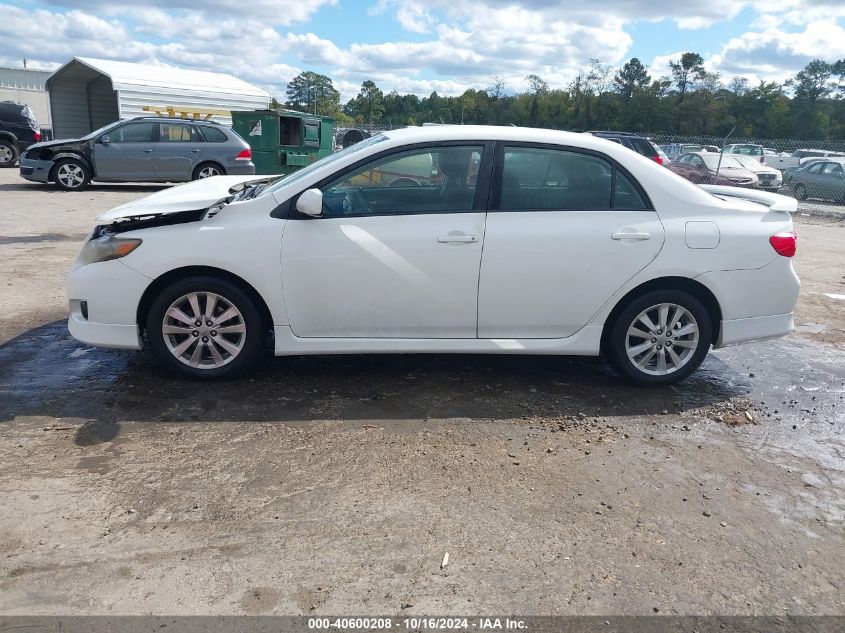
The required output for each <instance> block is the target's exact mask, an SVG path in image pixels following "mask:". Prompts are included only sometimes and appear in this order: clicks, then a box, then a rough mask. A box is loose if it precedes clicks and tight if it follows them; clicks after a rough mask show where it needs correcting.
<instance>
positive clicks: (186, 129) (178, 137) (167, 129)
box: [158, 123, 202, 143]
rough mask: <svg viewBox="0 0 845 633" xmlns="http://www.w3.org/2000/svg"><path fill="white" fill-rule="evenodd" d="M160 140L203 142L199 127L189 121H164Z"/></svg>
mask: <svg viewBox="0 0 845 633" xmlns="http://www.w3.org/2000/svg"><path fill="white" fill-rule="evenodd" d="M158 140H159V141H160V142H162V143H202V137H201V136H200V135H199V132H197V128H196V127H194V126H193V125H188V124H187V123H162V124H161V130H160V131H159V137H158Z"/></svg>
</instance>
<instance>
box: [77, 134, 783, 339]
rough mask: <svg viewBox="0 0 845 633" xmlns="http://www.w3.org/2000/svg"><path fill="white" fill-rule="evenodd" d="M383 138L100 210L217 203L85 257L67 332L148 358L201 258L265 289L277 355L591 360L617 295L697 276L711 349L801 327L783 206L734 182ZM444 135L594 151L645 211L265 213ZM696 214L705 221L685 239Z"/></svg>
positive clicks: (422, 138)
mask: <svg viewBox="0 0 845 633" xmlns="http://www.w3.org/2000/svg"><path fill="white" fill-rule="evenodd" d="M383 137H384V138H381V139H379V140H373V141H372V142H369V143H368V142H366V141H365V142H364V143H362V144H361V146H360V147H356V146H353V147H352V148H350V149H349V150H345V151H344V152H341V153H339V154H335V155H333V156H331V157H329V158H328V159H324V160H323V161H320V162H318V163H314V164H312V165H311V166H310V167H309V168H306V169H305V170H302V171H300V172H297V173H296V174H294V175H293V176H291V177H289V178H287V179H286V180H283V181H281V182H280V183H277V184H276V185H275V186H273V187H272V189H271V190H270V191H267V192H265V193H263V194H262V195H258V196H256V197H255V198H252V199H248V200H243V201H236V202H227V201H226V199H227V196H229V190H230V189H231V188H232V187H233V186H235V185H237V184H239V183H243V182H247V181H249V180H260V179H261V178H264V177H257V178H255V177H251V178H238V177H216V178H210V179H206V180H201V181H197V182H194V183H190V184H186V185H181V186H177V187H173V188H170V189H167V190H165V191H162V192H160V193H157V194H153V195H151V196H148V197H146V198H142V199H140V200H138V201H136V202H133V203H130V204H127V205H123V206H122V207H119V208H117V209H115V210H113V211H111V212H109V213H106V214H104V215H103V216H101V217H100V219H99V221H100V222H101V223H104V224H108V223H112V222H118V225H119V222H120V221H121V220H126V219H131V218H139V217H147V216H156V215H159V216H165V215H167V214H170V213H177V212H181V211H187V210H194V209H202V208H204V207H210V208H212V209H213V212H211V213H207V214H206V216H205V217H204V218H203V219H200V220H198V221H192V222H184V223H179V224H171V225H166V226H154V227H150V228H142V229H139V230H131V231H128V232H121V233H120V237H135V238H139V239H142V240H143V243H142V244H141V246H139V247H138V248H137V249H136V250H134V251H132V252H131V253H130V254H129V255H126V256H125V257H122V258H121V259H117V260H112V261H107V262H99V263H93V264H88V265H84V266H80V265H78V264H77V265H76V266H75V267H74V268H73V270H72V271H71V273H70V276H69V279H68V285H67V289H68V295H69V299H70V302H71V316H70V320H69V328H70V331H71V333H72V334H73V336H74V337H76V338H77V339H79V340H80V341H82V342H85V343H89V344H92V345H98V346H103V347H116V348H126V349H140V348H141V347H142V344H143V343H142V337H141V335H140V327H139V315H138V307H139V303H140V301H141V298H142V295H143V293H144V292H145V291H146V290H147V288H149V287H150V284H152V283H153V282H154V280H156V279H158V278H159V277H161V276H162V275H165V274H167V273H171V272H173V271H178V270H180V269H183V268H186V267H195V266H202V267H207V268H211V269H220V270H223V271H226V272H228V273H231V274H233V275H235V276H237V277H238V278H240V279H241V280H243V281H244V282H245V283H247V284H249V286H251V287H252V288H254V289H255V291H256V292H257V294H258V295H259V296H260V297H261V299H262V300H263V301H264V302H265V303H266V306H267V309H268V312H269V315H270V318H271V319H272V325H273V330H274V333H275V352H276V354H277V355H291V354H329V353H370V352H372V353H375V352H473V353H532V354H581V355H597V354H599V352H600V345H601V339H602V333H603V331H604V328H605V326H606V322H607V319H608V317H609V315H610V314H611V312H612V311H613V309H614V307H616V305H617V304H618V303H619V301H620V299H622V298H623V297H624V296H625V295H626V294H627V293H628V292H629V291H632V290H634V289H636V288H638V287H639V286H641V285H642V284H644V283H646V282H651V281H655V280H661V279H663V278H667V277H681V278H686V279H691V280H695V281H697V282H699V283H701V284H703V285H704V286H705V287H706V288H708V289H709V290H710V291H711V292H712V293H713V295H714V296H715V298H716V300H717V302H718V304H719V308H720V310H721V316H722V320H721V324H719V330H720V332H721V334H720V336H719V339H718V340H717V341H715V345H716V346H720V345H725V344H732V343H739V342H743V341H749V340H756V339H761V338H768V337H773V336H781V335H784V334H786V333H788V332H789V331H790V330H791V329H792V312H793V309H794V306H795V303H796V300H797V295H798V288H799V283H798V279H797V277H796V276H795V273H794V272H793V269H792V265H791V260H790V259H788V258H786V257H782V256H780V255H778V254H777V253H776V252H775V251H774V250H773V248H772V246H771V245H770V244H769V241H768V240H769V237H770V236H771V235H774V234H776V233H781V232H786V231H791V230H792V228H793V225H792V220H791V217H790V214H789V213H790V211H794V210H795V208H796V207H795V205H796V202H795V200H793V199H791V198H786V197H784V196H779V195H777V194H771V193H765V192H759V191H751V190H747V189H736V188H731V187H707V189H709V192H708V191H705V189H704V188H701V187H698V186H696V185H693V184H692V183H690V182H688V181H687V180H685V179H684V178H682V177H680V176H677V175H676V174H674V173H672V172H671V171H669V170H667V169H665V168H663V167H661V166H660V165H658V164H657V163H655V162H653V161H651V160H649V159H647V158H645V157H642V156H640V155H639V154H637V153H636V152H631V151H630V150H628V149H626V148H624V147H622V146H620V145H618V144H616V143H613V142H610V141H607V140H604V139H601V138H597V137H593V136H590V135H584V134H571V133H566V132H557V131H551V130H540V129H523V128H514V127H485V126H436V127H423V128H409V129H405V130H397V131H392V132H387V133H385V134H384V135H383ZM443 141H467V142H475V143H478V142H499V141H501V142H520V143H537V144H546V145H548V144H551V145H560V146H566V147H569V148H579V149H582V150H586V151H592V152H598V153H600V154H602V155H604V156H607V157H609V158H610V159H612V160H613V161H616V162H617V163H618V164H619V165H621V166H622V167H623V168H624V169H626V170H627V171H628V172H629V173H630V174H631V175H632V176H633V177H634V178H635V179H636V180H637V181H638V182H639V184H640V185H641V187H642V189H643V190H644V191H645V192H646V193H647V195H648V197H649V199H650V201H651V204H652V206H653V210H647V211H619V210H609V211H578V210H574V211H542V212H525V211H518V212H507V211H490V212H484V211H478V212H471V213H452V214H438V213H428V214H420V215H385V216H365V217H349V218H347V217H342V216H341V217H325V218H305V217H304V216H300V217H295V215H294V216H291V218H290V219H285V218H284V217H282V218H277V217H271V213H273V212H274V210H276V209H277V208H283V207H284V205H286V204H289V202H290V201H291V200H292V199H295V198H296V196H298V195H299V194H300V193H302V192H304V191H306V190H308V189H309V188H310V187H312V186H313V185H314V184H316V183H318V182H320V181H322V180H324V179H325V178H326V177H327V176H330V175H331V174H333V173H334V172H336V171H338V170H342V169H343V168H345V167H347V166H350V165H352V164H356V163H358V162H359V161H362V160H365V159H367V158H368V157H370V156H376V155H378V154H380V153H382V152H384V151H387V150H391V149H395V148H399V147H404V146H406V145H411V144H425V143H436V142H443ZM710 192H713V193H712V194H711V193H710ZM714 194H718V195H714ZM690 222H696V223H701V224H700V225H699V226H698V227H694V229H696V228H697V229H698V230H693V231H692V237H691V233H690V229H689V228H688V225H689V223H690ZM702 227H704V228H702ZM713 227H715V230H714V228H713ZM702 232H703V234H704V237H703V238H702V235H701V234H702ZM714 235H718V239H714V237H713V236H714ZM449 236H452V237H457V238H460V241H453V240H450V239H448V238H449ZM708 236H709V237H708ZM443 238H447V239H443ZM472 238H474V239H472ZM690 240H692V244H693V245H690V243H689V242H690ZM702 245H703V246H702ZM81 301H86V302H87V306H88V315H87V318H84V317H83V315H82V314H81V312H80V310H79V305H80V302H81ZM140 318H141V322H143V315H141V317H140Z"/></svg>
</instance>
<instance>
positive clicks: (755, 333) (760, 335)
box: [713, 312, 794, 347]
mask: <svg viewBox="0 0 845 633" xmlns="http://www.w3.org/2000/svg"><path fill="white" fill-rule="evenodd" d="M793 327H794V323H793V320H792V312H790V313H789V314H774V315H771V316H762V317H751V318H749V319H732V320H730V321H722V327H721V328H719V340H717V341H716V344H715V345H714V346H713V347H725V346H727V345H736V344H737V343H748V342H750V341H762V340H765V339H768V338H777V337H778V336H785V335H787V334H789V333H790V332H791V331H792V328H793Z"/></svg>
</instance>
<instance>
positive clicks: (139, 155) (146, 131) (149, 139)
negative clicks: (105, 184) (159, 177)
mask: <svg viewBox="0 0 845 633" xmlns="http://www.w3.org/2000/svg"><path fill="white" fill-rule="evenodd" d="M156 125H157V124H156V123H153V122H151V121H139V122H136V123H125V124H124V125H119V126H118V127H116V128H112V129H111V130H109V131H108V132H107V133H106V134H104V135H103V136H101V137H100V138H99V139H97V141H96V142H95V143H94V171H95V175H96V178H97V179H99V180H129V181H131V180H134V181H141V182H143V181H145V180H153V179H154V174H153V154H154V147H155V143H154V140H155V134H156V133H157V130H156V129H155V126H156ZM104 137H108V143H104V142H103V140H105V139H104Z"/></svg>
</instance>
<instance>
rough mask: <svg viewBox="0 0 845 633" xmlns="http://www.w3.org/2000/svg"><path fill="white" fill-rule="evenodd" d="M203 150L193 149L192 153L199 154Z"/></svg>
mask: <svg viewBox="0 0 845 633" xmlns="http://www.w3.org/2000/svg"><path fill="white" fill-rule="evenodd" d="M201 151H202V150H201V149H192V150H191V154H199V153H200V152H201Z"/></svg>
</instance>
